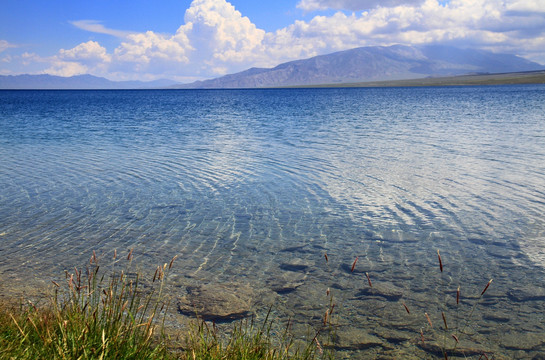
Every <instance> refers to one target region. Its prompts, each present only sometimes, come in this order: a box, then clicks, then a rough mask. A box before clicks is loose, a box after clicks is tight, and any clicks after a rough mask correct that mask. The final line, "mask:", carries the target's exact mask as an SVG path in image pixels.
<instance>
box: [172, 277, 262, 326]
mask: <svg viewBox="0 0 545 360" xmlns="http://www.w3.org/2000/svg"><path fill="white" fill-rule="evenodd" d="M186 290H187V295H185V296H183V297H181V298H180V299H179V301H178V310H179V311H180V312H181V313H182V314H185V315H193V316H199V317H201V318H203V319H204V320H216V321H229V320H235V319H241V318H244V317H246V316H248V315H250V313H251V306H252V303H253V298H254V291H253V290H252V288H251V287H249V286H248V285H246V284H238V283H230V284H205V285H197V286H188V287H187V288H186Z"/></svg>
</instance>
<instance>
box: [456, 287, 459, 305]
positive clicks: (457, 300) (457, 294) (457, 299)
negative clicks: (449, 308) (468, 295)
mask: <svg viewBox="0 0 545 360" xmlns="http://www.w3.org/2000/svg"><path fill="white" fill-rule="evenodd" d="M458 304H460V285H458V290H456V305H458Z"/></svg>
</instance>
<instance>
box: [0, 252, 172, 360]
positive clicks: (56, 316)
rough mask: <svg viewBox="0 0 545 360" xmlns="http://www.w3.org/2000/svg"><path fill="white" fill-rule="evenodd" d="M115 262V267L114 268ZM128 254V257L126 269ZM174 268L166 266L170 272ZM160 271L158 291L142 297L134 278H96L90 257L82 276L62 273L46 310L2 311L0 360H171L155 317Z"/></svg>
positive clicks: (115, 274)
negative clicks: (63, 282) (61, 278)
mask: <svg viewBox="0 0 545 360" xmlns="http://www.w3.org/2000/svg"><path fill="white" fill-rule="evenodd" d="M116 260H117V259H114V264H115V263H116V262H117V261H116ZM131 260H132V252H130V253H129V255H128V257H127V261H128V266H127V269H130V263H131ZM171 265H172V262H171V263H170V266H171ZM170 266H167V265H166V264H165V266H163V267H159V268H158V271H157V272H156V274H155V277H154V282H156V281H158V283H157V284H153V285H156V286H150V288H149V289H146V291H143V290H142V289H141V279H140V275H138V274H131V273H130V272H127V271H126V270H121V271H117V270H116V269H115V265H114V269H113V271H110V272H109V273H108V277H105V275H100V273H99V269H100V266H99V264H98V260H97V257H96V255H95V254H94V253H93V257H92V258H91V261H90V265H89V266H88V267H87V269H86V270H85V271H82V270H78V269H74V270H75V271H74V273H68V272H66V285H65V286H61V285H59V284H58V283H56V282H53V283H54V284H55V286H56V288H55V293H54V295H53V296H52V299H51V301H50V303H49V304H47V305H46V306H45V307H40V308H38V307H36V306H34V305H33V304H30V303H29V304H28V305H27V306H24V307H20V308H18V309H8V308H6V307H3V308H2V310H1V311H0V321H1V323H2V325H1V326H0V358H1V359H33V360H34V359H166V358H170V356H169V355H170V354H169V353H168V351H167V348H166V345H165V342H164V337H163V336H162V335H161V334H160V333H159V334H156V331H157V330H158V325H157V323H158V322H159V321H158V317H159V315H160V313H161V311H163V310H165V308H166V306H167V303H166V302H164V301H163V299H162V294H161V292H162V289H163V284H164V279H165V273H166V272H167V271H168V269H169V268H170Z"/></svg>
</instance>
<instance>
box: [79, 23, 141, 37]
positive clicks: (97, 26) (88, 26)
mask: <svg viewBox="0 0 545 360" xmlns="http://www.w3.org/2000/svg"><path fill="white" fill-rule="evenodd" d="M70 24H72V25H74V26H75V27H77V28H79V29H82V30H85V31H90V32H94V33H99V34H108V35H112V36H115V37H119V38H124V37H126V36H128V35H130V34H132V32H130V31H123V30H115V29H108V28H107V27H105V26H104V25H102V23H101V22H100V21H96V20H77V21H70Z"/></svg>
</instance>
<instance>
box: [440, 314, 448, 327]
mask: <svg viewBox="0 0 545 360" xmlns="http://www.w3.org/2000/svg"><path fill="white" fill-rule="evenodd" d="M441 316H442V317H443V323H444V324H445V329H446V330H448V325H447V318H446V317H445V313H444V312H443V311H441Z"/></svg>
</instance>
